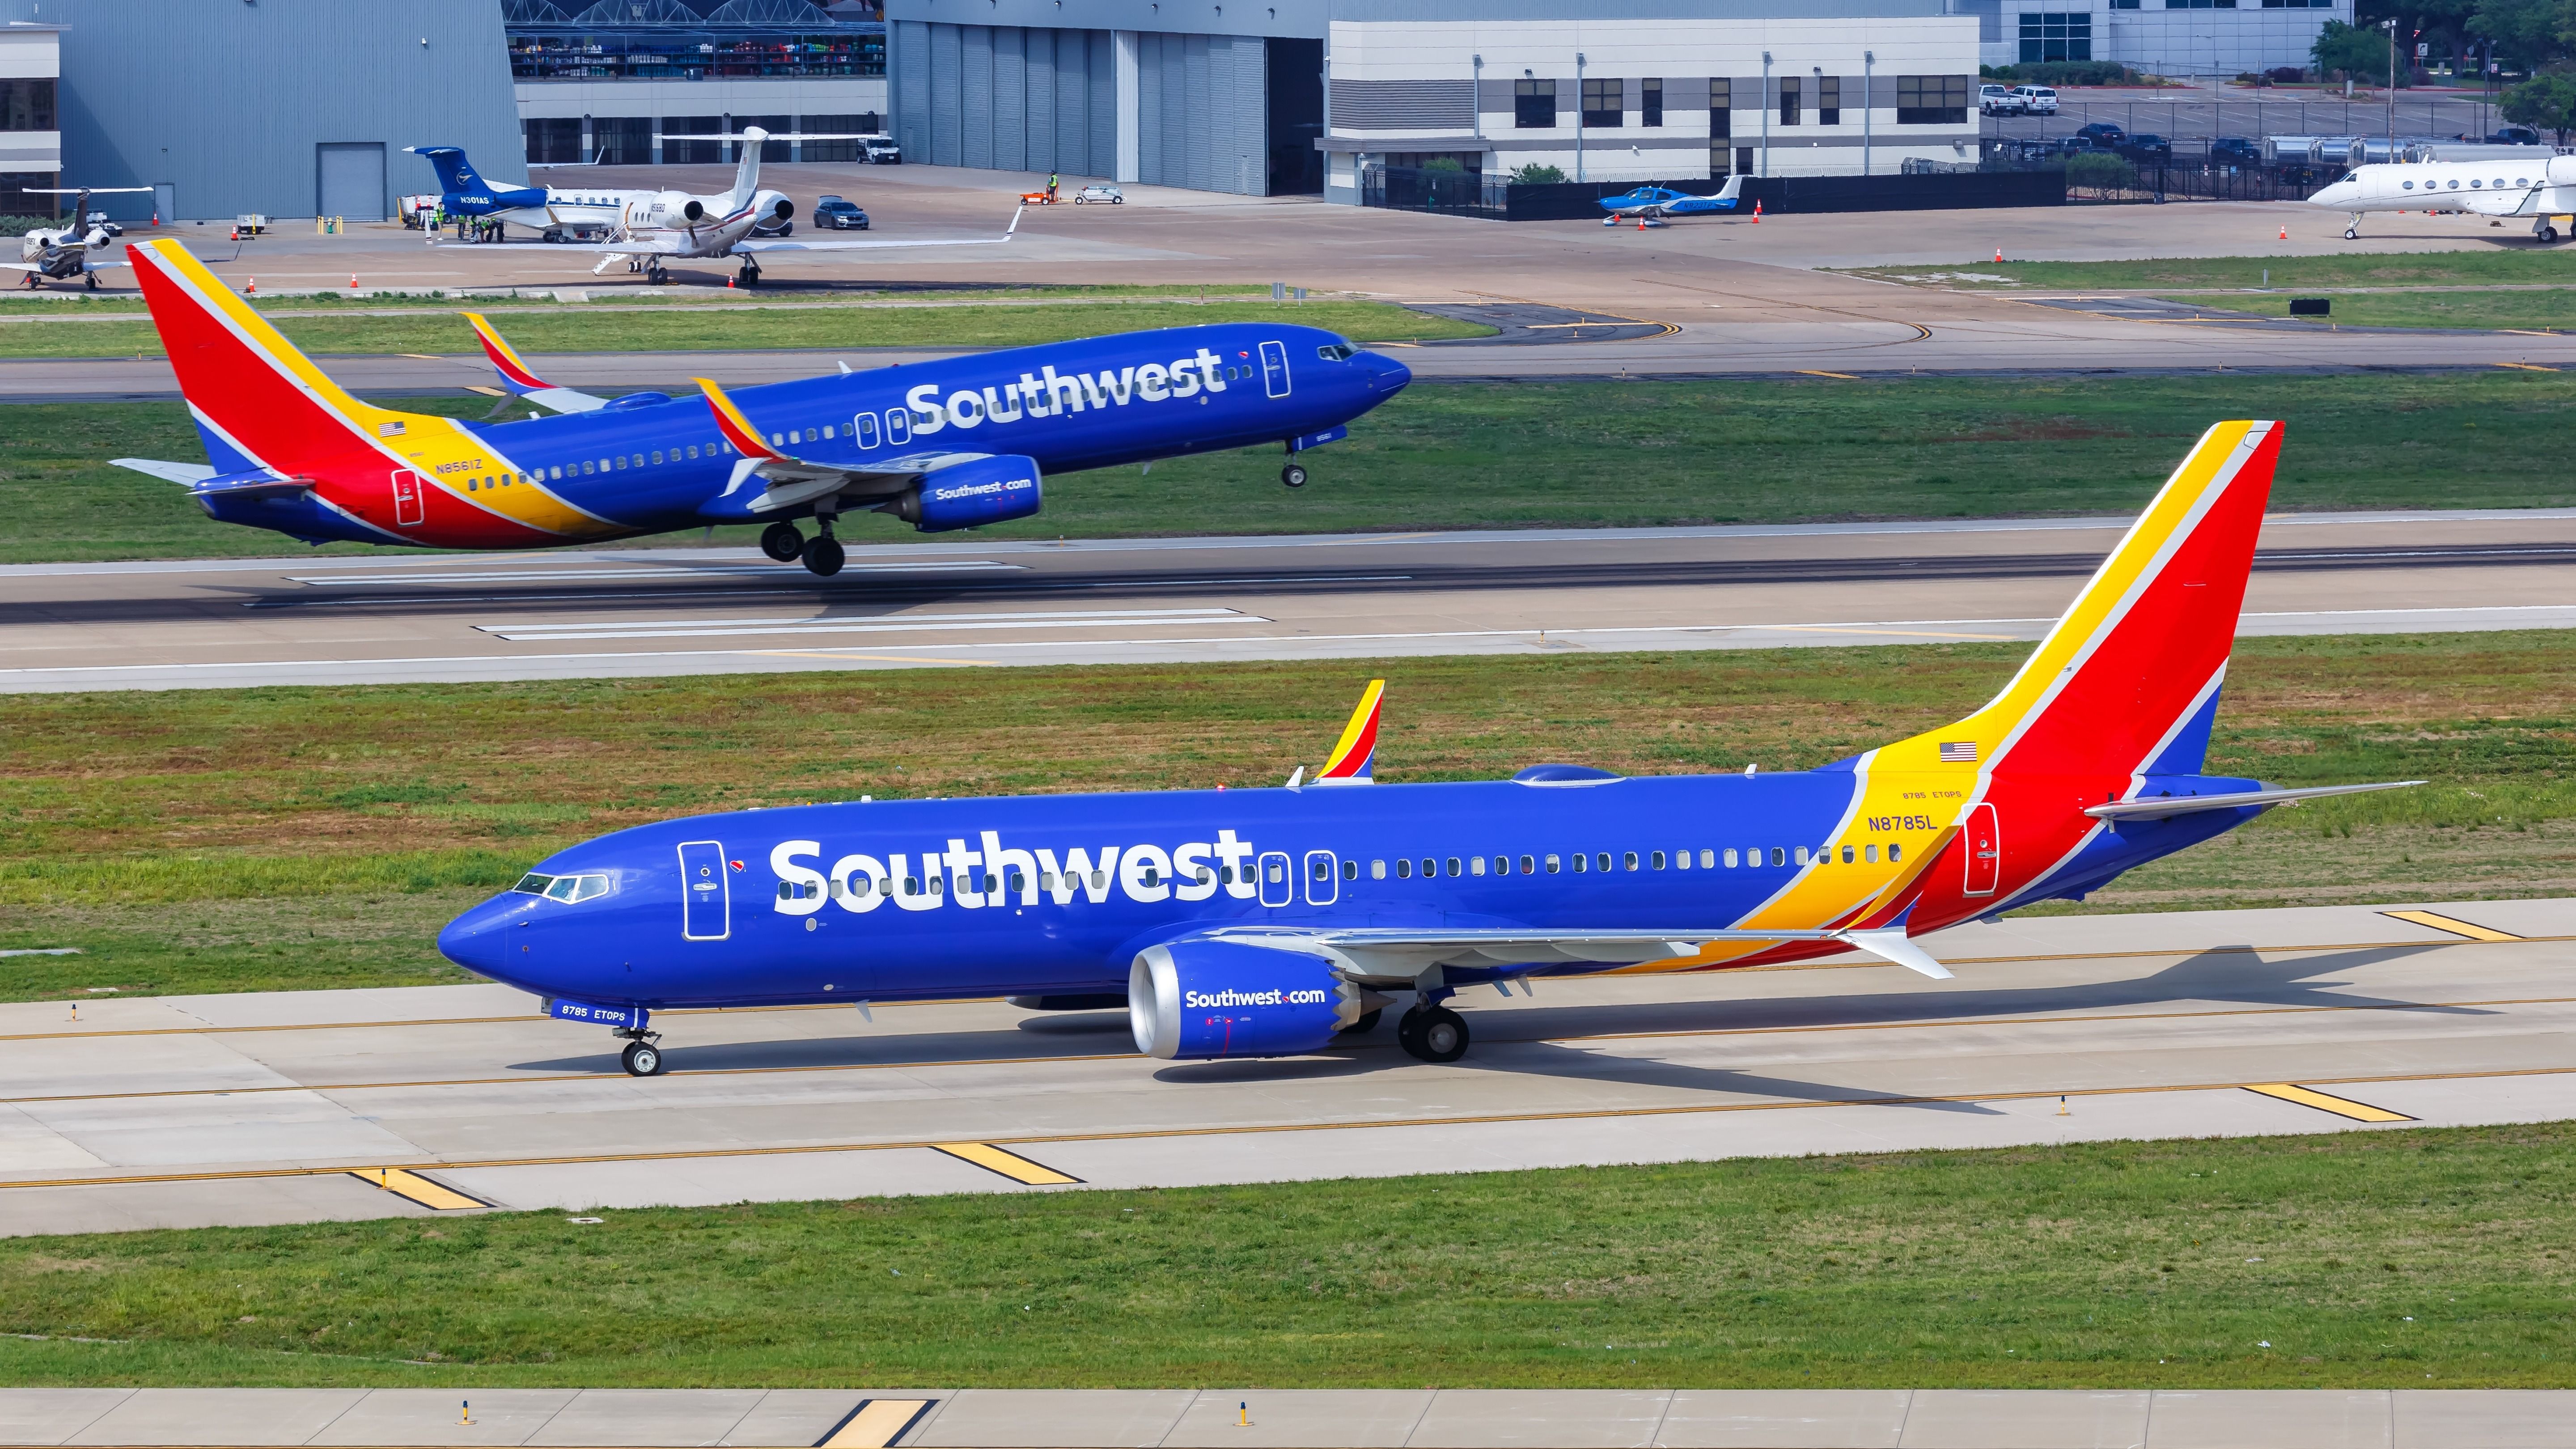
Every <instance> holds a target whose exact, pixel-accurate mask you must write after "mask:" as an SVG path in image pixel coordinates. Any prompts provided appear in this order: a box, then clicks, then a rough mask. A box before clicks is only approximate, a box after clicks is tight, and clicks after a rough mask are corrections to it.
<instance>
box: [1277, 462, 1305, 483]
mask: <svg viewBox="0 0 2576 1449" xmlns="http://www.w3.org/2000/svg"><path fill="white" fill-rule="evenodd" d="M1279 481H1280V482H1282V483H1285V484H1287V485H1288V486H1289V487H1291V488H1303V487H1305V486H1306V470H1305V468H1304V467H1303V466H1301V465H1299V464H1296V463H1291V464H1289V465H1288V466H1287V467H1285V468H1282V469H1280V470H1279Z"/></svg>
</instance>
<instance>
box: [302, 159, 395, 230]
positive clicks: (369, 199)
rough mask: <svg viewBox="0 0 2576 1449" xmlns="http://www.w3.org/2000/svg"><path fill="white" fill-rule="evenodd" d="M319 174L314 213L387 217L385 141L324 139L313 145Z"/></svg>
mask: <svg viewBox="0 0 2576 1449" xmlns="http://www.w3.org/2000/svg"><path fill="white" fill-rule="evenodd" d="M313 155H314V170H315V172H316V174H317V175H318V177H319V178H320V180H319V183H318V185H317V186H316V188H315V189H316V191H317V192H318V193H319V194H318V195H317V197H316V204H315V210H314V213H313V214H314V215H316V216H345V217H347V218H348V219H350V220H351V221H383V220H384V219H385V143H384V142H382V141H325V142H322V143H321V144H320V145H317V146H315V147H314V148H313Z"/></svg>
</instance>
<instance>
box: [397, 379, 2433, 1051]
mask: <svg viewBox="0 0 2576 1449" xmlns="http://www.w3.org/2000/svg"><path fill="white" fill-rule="evenodd" d="M2280 446H2281V428H2280V425H2279V424H2277V423H2268V422H2229V423H2220V424H2218V425H2216V426H2214V427H2212V428H2211V429H2210V430H2209V432H2208V433H2207V434H2205V435H2204V436H2203V437H2202V439H2201V440H2200V443H2199V444H2198V446H2196V447H2195V448H2194V449H2193V450H2192V452H2191V454H2190V456H2189V457H2188V458H2187V459H2185V460H2184V462H2183V464H2182V466H2181V467H2180V468H2179V469H2177V470H2176V471H2175V473H2174V474H2173V476H2172V478H2171V479H2170V480H2169V481H2168V482H2167V483H2166V484H2165V486H2164V488H2163V490H2162V491H2160V492H2159V493H2158V494H2157V496H2156V498H2155V500H2154V501H2153V502H2152V503H2150V504H2149V505H2148V507H2147V510H2146V512H2145V513H2144V514H2142V515H2141V516H2140V517H2139V519H2138V521H2137V523H2136V524H2135V526H2133V527H2132V528H2131V529H2130V531H2129V534H2128V536H2127V537H2126V538H2125V539H2123V540H2122V541H2121V543H2120V544H2119V546H2118V547H2117V548H2116V549H2114V550H2113V551H2112V553H2111V554H2110V556H2109V557H2108V558H2107V559H2105V560H2104V562H2103V564H2102V566H2101V569H2100V570H2099V571H2098V572H2097V573H2096V574H2095V575H2094V576H2093V578H2092V580H2091V581H2090V582H2089V583H2088V584H2087V585H2086V586H2085V588H2084V589H2083V591H2082V593H2081V594H2079V595H2078V596H2077V598H2076V599H2075V601H2074V603H2073V604H2072V605H2071V606H2070V607H2069V608H2068V610H2067V611H2066V614H2065V616H2064V617H2063V618H2061V619H2060V620H2059V621H2058V622H2057V624H2056V625H2055V627H2054V628H2052V629H2051V630H2050V631H2049V633H2048V635H2047V637H2046V638H2044V639H2043V640H2042V641H2041V642H2040V643H2039V645H2038V646H2037V647H2036V648H2035V649H2034V650H2033V651H2032V652H2031V654H2030V657H2029V658H2028V659H2027V660H2026V661H2024V663H2023V665H2022V667H2021V669H2020V672H2019V673H2017V674H2016V675H2015V676H2014V677H2013V679H2012V680H2011V681H2010V682H2009V683H2008V684H2006V685H2005V686H2004V688H2003V690H2002V692H2001V693H1999V694H1997V695H1996V696H1995V697H1994V699H1993V700H1991V701H1989V702H1988V703H1987V704H1986V705H1985V706H1984V707H1983V708H1981V709H1979V710H1977V711H1976V712H1975V713H1973V714H1970V715H1968V716H1967V717H1966V718H1965V719H1962V720H1960V721H1958V722H1957V723H1955V724H1950V725H1945V726H1942V727H1941V728H1939V729H1935V730H1932V731H1929V732H1927V733H1924V734H1920V735H1916V736H1915V737H1913V738H1911V739H1906V740H1900V741H1898V742H1896V743H1894V744H1890V745H1885V746H1882V747H1880V748H1877V749H1874V750H1871V751H1869V752H1867V753H1866V754H1862V755H1858V756H1855V757H1853V758H1851V759H1847V760H1843V761H1840V762H1838V763H1835V764H1831V765H1827V766H1824V767H1822V768H1820V769H1815V770H1806V771H1797V772H1786V773H1779V774H1757V773H1756V772H1755V771H1754V770H1753V769H1752V768H1750V767H1748V768H1747V769H1746V770H1745V772H1744V773H1743V774H1741V775H1733V774H1729V775H1697V776H1667V777H1658V778H1644V779H1623V778H1619V777H1615V776H1612V775H1610V774H1607V773H1605V772H1603V771H1600V770H1594V769H1586V768H1581V767H1577V766H1570V765H1539V766H1535V767H1533V768H1530V769H1527V770H1524V771H1522V772H1521V773H1520V774H1518V775H1516V776H1514V777H1513V778H1511V779H1509V780H1503V781H1491V782H1481V783H1461V784H1426V785H1375V786H1370V787H1368V788H1356V787H1357V786H1362V785H1366V784H1367V782H1368V780H1369V778H1370V775H1371V773H1372V761H1373V758H1374V755H1375V750H1376V732H1377V717H1378V707H1379V694H1380V691H1379V686H1377V685H1374V684H1373V685H1371V686H1370V690H1369V694H1368V696H1367V697H1366V698H1364V699H1363V701H1362V703H1361V707H1360V709H1359V711H1358V713H1357V714H1356V715H1354V717H1353V718H1352V721H1351V724H1350V727H1349V728H1348V729H1346V730H1345V731H1344V733H1343V736H1342V739H1341V741H1340V743H1339V745H1338V746H1337V747H1336V748H1335V750H1334V753H1333V758H1332V760H1331V762H1330V763H1328V764H1327V766H1326V767H1325V769H1324V770H1323V771H1322V773H1321V774H1320V775H1319V776H1318V777H1317V778H1316V779H1314V780H1312V781H1308V780H1306V779H1304V777H1303V771H1302V770H1301V771H1300V772H1299V773H1298V774H1297V775H1292V776H1291V777H1290V778H1289V781H1288V784H1287V785H1286V786H1285V787H1284V788H1279V789H1252V790H1188V791H1167V792H1152V793H1132V794H1096V795H1084V794H1074V795H1056V796H1040V797H1027V798H991V799H966V800H900V801H898V800H868V799H864V798H863V799H861V800H858V801H855V802H849V803H842V804H828V805H823V804H818V805H806V806H795V807H788V808H780V809H768V810H753V811H743V812H737V813H732V814H723V815H709V816H699V817H695V818H691V819H681V820H669V821H664V822H661V823H659V824H654V825H646V826H640V827H637V828H634V829H631V830H624V831H620V832H618V833H616V834H613V835H608V836H604V837H602V838H600V839H597V840H594V841H591V842H589V843H587V844H583V845H577V846H574V847H572V848H571V849H568V850H564V851H561V852H558V853H557V854H555V855H554V856H552V857H550V858H548V859H546V860H544V861H542V862H539V863H538V865H537V866H536V868H535V869H534V870H533V871H531V872H530V873H529V874H528V875H527V876H526V877H525V878H524V879H522V880H521V881H520V882H519V883H518V885H517V886H516V887H515V888H514V889H512V890H510V891H508V892H505V893H504V894H501V895H499V896H496V897H494V898H493V899H491V900H489V901H486V902H484V903H483V904H481V905H479V906H476V907H474V908H473V909H472V910H470V911H468V912H466V913H465V914H464V915H462V916H460V917H458V918H457V919H456V920H455V921H454V922H452V923H451V924H449V925H448V927H447V928H446V929H445V930H444V931H443V932H442V933H441V934H440V936H439V941H438V944H439V949H440V950H441V951H442V952H443V953H445V954H446V956H447V957H448V958H449V959H450V960H453V961H455V962H457V963H458V964H460V965H462V966H465V967H467V968H469V969H471V970H473V971H475V972H478V973H480V974H482V975H484V976H486V977H489V978H491V979H493V980H495V981H500V982H504V983H507V984H509V985H512V986H516V987H519V988H521V989H523V990H526V991H529V992H531V993H534V994H536V995H538V996H540V997H542V998H544V1000H545V1001H546V1002H547V1007H546V1010H547V1011H548V1012H549V1013H550V1014H551V1015H553V1016H555V1017H558V1018H562V1019H567V1020H572V1021H580V1022H588V1023H594V1024H599V1025H605V1026H608V1027H610V1028H611V1029H612V1030H613V1031H614V1033H615V1034H616V1036H618V1037H620V1038H623V1039H624V1040H626V1042H627V1043H628V1045H627V1047H626V1048H625V1053H624V1064H625V1068H626V1070H627V1071H628V1072H630V1073H633V1074H635V1075H638V1076H651V1075H653V1074H655V1073H658V1072H660V1071H662V1070H663V1068H664V1056H663V1052H662V1048H661V1046H660V1044H659V1037H658V1034H657V1033H655V1032H653V1031H652V1030H651V1029H650V1022H651V1020H652V1016H653V1013H655V1012H660V1011H669V1010H672V1009H675V1008H705V1007H748V1006H776V1005H791V1004H805V1005H813V1004H836V1003H847V1004H850V1005H853V1006H858V1007H861V1008H862V1009H864V1008H865V1007H866V1006H867V1004H868V1003H871V1002H885V1001H904V1000H932V999H943V998H946V999H954V998H959V997H981V996H1010V997H1013V998H1015V999H1018V1000H1019V1001H1020V1002H1021V1003H1022V1004H1025V1005H1034V1006H1038V1007H1041V1008H1043V1007H1082V1006H1090V1007H1100V1006H1109V1005H1115V1004H1119V1003H1122V1002H1123V1003H1124V1004H1125V1006H1126V1008H1127V1011H1128V1015H1129V1019H1130V1022H1131V1024H1132V1026H1133V1030H1134V1033H1135V1038H1136V1045H1137V1047H1138V1049H1139V1050H1141V1051H1143V1052H1144V1053H1145V1054H1147V1055H1148V1056H1152V1057H1158V1058H1164V1059H1207V1058H1215V1057H1244V1056H1282V1055H1293V1054H1298V1053H1306V1052H1313V1051H1317V1050H1321V1049H1324V1048H1327V1047H1329V1046H1331V1045H1332V1044H1333V1043H1334V1042H1335V1041H1336V1040H1337V1039H1342V1038H1345V1037H1347V1036H1348V1035H1350V1034H1352V1033H1356V1032H1360V1031H1365V1030H1368V1029H1370V1028H1372V1027H1374V1026H1375V1025H1376V1024H1377V1021H1378V1017H1379V1013H1380V1012H1381V1011H1383V1010H1384V1009H1385V1008H1386V1007H1387V1006H1389V1005H1392V1004H1394V1003H1395V1001H1396V1000H1397V999H1398V998H1400V997H1407V996H1409V997H1410V998H1411V1006H1410V1009H1408V1010H1407V1011H1406V1012H1405V1013H1404V1015H1403V1017H1402V1018H1401V1020H1400V1023H1399V1025H1398V1028H1397V1040H1398V1042H1399V1043H1400V1044H1401V1045H1402V1046H1403V1047H1404V1049H1405V1050H1406V1051H1408V1052H1409V1053H1411V1054H1412V1055H1414V1056H1415V1057H1418V1058H1421V1059H1424V1060H1428V1061H1452V1060H1455V1059H1456V1058H1457V1057H1458V1056H1459V1055H1460V1054H1461V1053H1463V1052H1464V1051H1465V1050H1466V1049H1467V1043H1468V1034H1469V1033H1468V1026H1467V1022H1466V1020H1465V1019H1464V1018H1463V1017H1461V1016H1460V1015H1459V1014H1458V1013H1457V1012H1456V1011H1454V1010H1452V1009H1451V1008H1450V1007H1449V1006H1447V1005H1446V1004H1444V1003H1445V1002H1446V1001H1447V1000H1448V999H1449V998H1451V997H1453V996H1455V995H1456V993H1458V992H1459V991H1461V990H1464V989H1467V988H1469V987H1475V986H1492V987H1493V988H1494V989H1496V990H1499V991H1502V992H1504V994H1506V995H1508V994H1509V993H1510V988H1511V986H1512V985H1513V984H1515V983H1518V984H1519V985H1521V987H1522V989H1523V990H1525V991H1526V990H1528V989H1529V988H1528V982H1529V980H1530V979H1531V978H1534V977H1541V976H1568V975H1579V974H1585V973H1592V972H1630V973H1639V972H1649V973H1650V972H1671V971H1706V970H1719V969H1725V968H1730V967H1743V966H1754V965H1769V964H1774V963H1779V962H1786V961H1796V960H1802V959H1806V958H1809V957H1814V956H1820V955H1825V954H1828V953H1833V952H1840V951H1845V950H1858V951H1862V952H1866V953H1869V954H1871V955H1874V956H1877V957H1879V958H1882V959H1884V960H1887V961H1891V962H1894V963H1896V964H1899V965H1903V966H1906V967H1909V968H1911V969H1913V970H1916V971H1919V972H1922V973H1923V974H1925V975H1927V976H1932V977H1936V978H1944V977H1947V976H1948V975H1949V974H1950V973H1949V972H1948V971H1947V970H1946V969H1945V968H1943V967H1942V966H1941V964H1940V963H1939V962H1938V961H1937V960H1936V959H1935V958H1934V957H1933V956H1932V955H1931V954H1930V953H1928V952H1927V951H1925V950H1924V948H1923V947H1922V946H1920V945H1918V944H1916V942H1915V939H1914V938H1916V937H1919V936H1921V935H1923V934H1925V933H1927V932H1931V931H1937V930H1940V929H1942V928H1943V927H1946V926H1952V925H1956V924H1958V923H1960V922H1963V921H1968V920H1973V919H1978V918H1982V917H1991V916H1994V915H1996V914H1998V913H2000V912H2003V911H2007V910H2010V909H2013V908H2014V907H2017V906H2023V905H2027V904H2030V903H2032V902H2034V901H2040V900H2046V899H2051V898H2055V897H2071V898H2077V899H2080V898H2082V897H2083V896H2084V895H2085V893H2087V892H2089V891H2092V890H2095V889H2098V888H2099V887H2101V886H2102V885H2103V884H2104V883H2106V882H2108V881H2110V880H2111V879H2113V878H2114V877H2116V876H2118V875H2119V874H2121V873H2122V872H2123V871H2126V870H2129V869H2131V868H2133V867H2136V866H2138V865H2141V864H2144V863H2145V862H2147V861H2151V860H2154V859H2157V858H2158V857H2161V856H2165V855H2169V854H2171V853H2173V852H2175V851H2177V850H2181V849H2183V848H2184V847H2186V846H2189V845H2193V844H2195V843H2197V842H2200V841H2203V840H2207V839H2209V838H2211V837H2213V836H2216V835H2219V834H2221V833H2223V832H2225V831H2226V830H2228V829H2230V828H2232V827H2234V826H2236V825H2239V824H2242V823H2243V822H2245V821H2247V820H2251V819H2253V818H2254V817H2255V816H2257V815H2259V814H2261V813H2262V812H2263V811H2265V810H2267V809H2270V808H2272V807H2273V806H2276V805H2282V804H2288V803H2292V802H2295V801H2299V800H2303V799H2306V798H2309V797H2312V796H2320V795H2334V794H2343V793H2348V792H2352V791H2360V790H2376V789H2388V788H2394V787H2395V784H2398V783H2403V784H2412V783H2419V782H2414V781H2406V782H2393V783H2391V784H2372V785H2338V786H2322V787H2314V788H2308V789H2276V788H2270V787H2267V786H2265V785H2263V784H2262V783H2261V782H2259V781H2255V780H2246V779H2235V778H2230V777H2225V776H2212V775H2209V774H2206V773H2204V761H2203V756H2204V754H2205V752H2206V750H2207V747H2208V744H2209V735H2210V728H2211V723H2212V721H2213V719H2214V718H2215V717H2216V714H2217V710H2218V702H2219V692H2220V686H2221V684H2222V682H2223V681H2224V679H2225V677H2226V670H2227V658H2228V649H2229V645H2230V642H2231V641H2232V639H2233V638H2234V635H2235V630H2236V624H2237V615H2238V610H2239V608H2240V606H2241V604H2242V602H2243V598H2244V592H2245V581H2246V575H2247V572H2248V570H2249V569H2250V568H2251V565H2252V559H2253V552H2254V544H2255V537H2256V534H2257V533H2258V532H2259V531H2260V529H2261V527H2262V522H2263V507H2264V503H2265V500H2266V498H2267V497H2268V495H2269V493H2270V489H2271V479H2272V471H2273V466H2274V463H2275V461H2276V459H2277V458H2278V456H2279V452H2280Z"/></svg>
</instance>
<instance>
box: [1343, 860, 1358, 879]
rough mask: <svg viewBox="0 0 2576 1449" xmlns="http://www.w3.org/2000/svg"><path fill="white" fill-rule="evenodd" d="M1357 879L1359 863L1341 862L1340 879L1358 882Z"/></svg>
mask: <svg viewBox="0 0 2576 1449" xmlns="http://www.w3.org/2000/svg"><path fill="white" fill-rule="evenodd" d="M1359 878H1360V863H1359V862H1358V861H1356V860H1346V861H1343V862H1342V879H1344V880H1358V879H1359Z"/></svg>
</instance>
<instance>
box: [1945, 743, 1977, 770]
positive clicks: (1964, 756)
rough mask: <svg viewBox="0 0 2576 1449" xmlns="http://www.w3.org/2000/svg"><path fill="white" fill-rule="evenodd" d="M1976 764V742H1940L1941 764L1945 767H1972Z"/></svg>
mask: <svg viewBox="0 0 2576 1449" xmlns="http://www.w3.org/2000/svg"><path fill="white" fill-rule="evenodd" d="M1976 762H1977V742H1976V741H1975V740H1943V741H1942V742H1941V763H1943V764H1945V765H1973V764H1975V763H1976Z"/></svg>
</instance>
